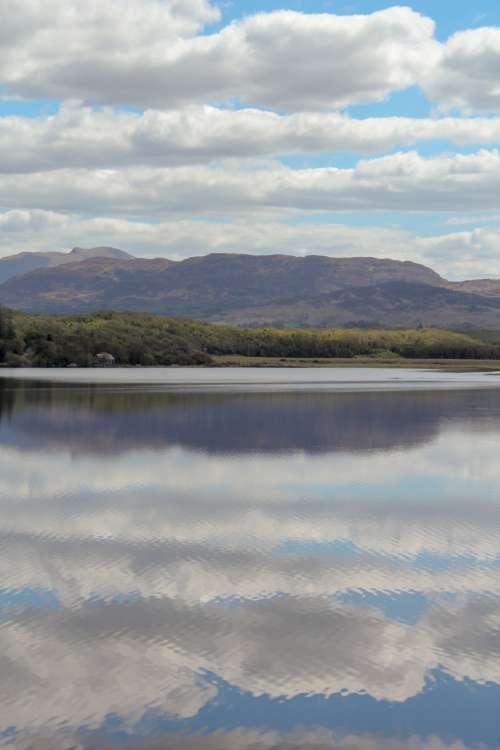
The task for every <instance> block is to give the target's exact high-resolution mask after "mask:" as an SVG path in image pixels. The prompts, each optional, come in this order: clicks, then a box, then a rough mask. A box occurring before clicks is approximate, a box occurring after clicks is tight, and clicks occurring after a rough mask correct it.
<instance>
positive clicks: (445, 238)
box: [0, 209, 500, 279]
mask: <svg viewBox="0 0 500 750" xmlns="http://www.w3.org/2000/svg"><path fill="white" fill-rule="evenodd" d="M499 224H500V222H499ZM83 240H85V243H86V244H87V245H88V246H96V247H99V246H105V245H112V246H114V247H121V248H123V249H124V250H128V251H130V252H131V253H135V254H137V255H139V256H162V257H165V256H166V257H170V258H173V259H177V260H181V259H182V258H186V257H191V256H195V255H205V254H206V253H207V252H235V251H237V252H245V253H255V254H269V253H289V254H291V255H310V254H320V255H331V256H335V257H352V256H370V257H378V258H387V257H392V258H398V259H399V260H412V261H417V262H421V263H424V264H427V265H430V266H432V267H433V268H434V269H435V270H437V271H438V272H439V273H441V274H442V275H443V276H445V277H447V278H450V279H451V278H453V279H465V278H477V277H489V276H492V275H493V276H494V275H496V276H499V275H500V228H499V227H495V226H493V227H488V228H487V227H484V228H480V229H473V230H470V231H461V232H447V233H444V234H441V235H435V236H430V237H418V236H416V235H415V234H414V233H412V232H410V231H405V230H402V229H397V228H389V227H381V226H376V225H373V226H370V225H368V226H366V227H355V226H349V225H347V224H338V223H314V222H308V223H302V222H298V223H293V222H286V221H278V220H277V219H276V218H273V217H269V216H268V215H266V214H265V213H264V214H261V213H258V214H257V215H254V218H253V219H251V218H250V217H249V218H244V217H239V216H236V217H235V218H234V219H233V220H231V221H223V222H222V221H220V222H214V221H210V220H195V219H192V218H188V219H173V220H170V221H158V222H151V223H148V222H146V221H142V222H141V221H129V220H127V219H125V218H108V217H102V218H84V217H82V216H79V215H75V214H62V213H59V212H56V211H45V210H41V209H13V210H11V211H6V212H4V213H3V214H1V213H0V257H2V256H7V255H11V254H12V253H13V252H16V251H20V250H27V251H35V252H36V251H46V250H64V251H66V250H68V249H69V248H70V247H72V246H74V245H75V243H77V244H78V243H79V244H82V243H83Z"/></svg>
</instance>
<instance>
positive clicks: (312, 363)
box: [212, 354, 500, 372]
mask: <svg viewBox="0 0 500 750" xmlns="http://www.w3.org/2000/svg"><path fill="white" fill-rule="evenodd" d="M212 359H213V361H214V364H213V365H212V367H367V368H368V367H394V368H402V367H405V368H418V369H423V370H429V369H432V370H446V371H448V372H498V371H500V360H499V359H403V358H402V357H384V358H379V357H350V358H340V357H335V358H334V357H331V358H327V357H325V358H321V359H320V358H314V359H308V358H306V357H244V356H240V355H239V354H231V355H224V356H213V357H212Z"/></svg>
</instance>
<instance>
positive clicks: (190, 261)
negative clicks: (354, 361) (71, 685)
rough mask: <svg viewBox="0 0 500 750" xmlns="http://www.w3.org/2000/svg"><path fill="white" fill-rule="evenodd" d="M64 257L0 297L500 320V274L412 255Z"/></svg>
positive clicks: (295, 317) (313, 318)
mask: <svg viewBox="0 0 500 750" xmlns="http://www.w3.org/2000/svg"><path fill="white" fill-rule="evenodd" d="M101 252H102V253H104V255H102V256H101V255H100V253H101ZM60 255H64V256H65V257H64V261H62V262H61V260H60V258H59V257H58V258H56V261H55V262H52V261H50V259H49V263H50V264H46V265H45V266H43V267H37V268H31V269H30V270H28V271H26V272H24V273H20V274H17V275H16V276H11V277H10V278H9V279H7V280H6V281H4V282H3V283H1V284H0V304H4V305H6V306H9V307H12V308H15V309H21V310H26V311H28V312H43V313H61V314H69V313H83V312H85V313H88V312H92V311H96V310H99V309H114V310H130V311H144V312H154V313H161V314H164V315H171V316H175V317H190V318H199V319H202V320H207V321H212V322H226V323H236V324H237V325H285V326H320V327H328V326H348V325H353V324H359V325H374V324H375V325H379V326H391V327H397V326H415V325H416V326H418V325H426V326H428V325H430V326H434V325H441V326H442V325H446V326H449V327H464V326H465V327H469V326H471V327H486V328H488V327H500V280H495V279H478V280H471V281H462V282H452V281H448V280H447V279H445V278H443V277H442V276H440V275H439V274H438V273H436V272H435V271H434V270H433V269H431V268H428V267H427V266H425V265H422V264H420V263H415V262H413V261H399V260H392V259H390V258H385V259H379V258H372V257H369V256H366V257H354V258H332V257H330V256H323V255H308V256H305V257H299V256H293V255H286V254H274V255H247V254H239V253H210V254H208V255H204V256H197V257H193V258H187V259H184V260H170V259H166V258H153V259H142V258H136V257H134V256H131V255H129V254H128V253H124V252H123V251H120V250H118V249H116V248H90V249H84V248H79V247H76V248H74V249H73V251H71V253H66V254H60ZM14 257H19V256H14ZM5 260H9V259H8V258H6V259H4V261H5ZM1 263H2V261H0V269H1ZM0 278H1V277H0Z"/></svg>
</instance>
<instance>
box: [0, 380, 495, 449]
mask: <svg viewBox="0 0 500 750" xmlns="http://www.w3.org/2000/svg"><path fill="white" fill-rule="evenodd" d="M471 416H472V417H473V418H474V420H475V421H476V424H477V425H478V426H479V425H480V427H481V429H488V430H493V431H498V432H500V392H499V391H497V390H483V391H481V390H476V391H474V390H471V391H448V392H447V391H435V392H425V391H423V392H422V391H421V392H418V391H417V392H393V393H387V392H379V393H366V392H362V391H360V392H357V393H329V394H328V393H327V394H325V393H302V394H300V396H297V394H294V393H286V392H284V393H279V392H278V393H267V394H262V393H260V394H258V393H252V394H224V393H208V394H206V393H205V394H203V393H198V394H197V393H190V394H189V393H168V392H154V391H148V390H144V389H143V390H141V389H139V388H136V389H135V390H130V389H128V390H127V389H125V388H123V387H121V388H120V387H119V386H116V387H115V388H109V387H108V388H107V389H103V388H98V387H93V386H86V387H83V386H81V387H78V386H74V385H73V386H69V387H64V386H62V385H61V384H58V385H51V384H50V383H49V384H47V383H45V384H38V385H36V384H32V383H23V381H21V382H14V381H8V380H7V381H5V380H4V381H2V380H1V379H0V443H4V444H10V445H18V446H19V447H30V448H31V449H43V450H45V449H47V448H48V447H52V448H53V449H56V450H57V449H59V448H60V447H61V446H64V447H72V448H73V449H74V450H78V451H79V452H86V453H99V454H100V453H102V452H105V453H107V454H116V453H120V452H121V451H127V450H131V449H133V448H141V449H143V448H161V447H164V446H167V445H179V446H184V447H189V448H194V449H196V450H203V451H206V452H209V453H227V452H228V451H231V452H247V451H266V452H270V451H271V452H279V451H293V450H305V451H308V452H322V451H331V450H345V451H354V452H360V451H373V450H379V451H383V450H391V449H394V448H397V447H412V446H416V445H419V444H422V443H425V442H429V441H431V440H432V439H433V438H434V437H435V436H436V435H437V434H439V432H440V430H441V429H443V428H444V427H446V426H447V425H449V424H450V423H455V424H457V423H460V421H461V420H463V419H469V420H470V418H471Z"/></svg>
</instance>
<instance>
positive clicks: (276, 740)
mask: <svg viewBox="0 0 500 750" xmlns="http://www.w3.org/2000/svg"><path fill="white" fill-rule="evenodd" d="M117 373H118V375H117ZM212 373H216V375H212ZM288 373H290V378H288ZM291 373H293V374H291ZM309 373H311V377H309ZM11 374H12V373H9V372H5V371H4V372H3V373H2V375H3V377H1V378H0V513H1V531H0V539H1V544H0V571H1V588H0V617H1V627H0V665H1V672H0V674H1V678H0V697H1V700H0V743H3V744H5V745H7V746H8V745H10V744H12V745H14V746H15V747H19V748H28V747H33V748H43V749H44V750H49V748H50V750H52V748H55V750H62V749H63V748H70V747H79V748H82V749H83V750H90V748H100V749H102V750H104V748H106V750H110V749H111V748H118V747H120V748H121V747H127V748H134V749H136V748H137V750H138V749H139V748H141V750H142V749H146V748H147V749H150V750H152V748H155V749H157V750H159V749H160V748H181V750H182V748H186V750H194V749H196V750H198V749H199V750H204V749H205V748H207V749H208V750H233V748H235V750H250V748H252V750H257V749H259V750H262V749H264V750H268V749H269V748H280V749H281V750H283V749H285V748H286V749H288V748H296V749H297V750H298V749H299V748H307V749H308V748H332V747H335V748H341V749H342V750H354V748H356V749H357V748H363V749H364V750H401V749H404V750H415V749H419V748H425V749H426V750H431V749H432V750H443V748H447V747H449V748H450V750H451V748H453V750H463V748H498V747H500V719H499V718H498V717H499V706H500V547H499V541H500V462H499V455H500V453H499V447H500V389H499V388H498V387H497V385H496V381H495V376H491V375H490V376H488V375H482V374H472V375H469V374H467V375H454V374H448V373H445V374H443V373H423V372H421V371H418V372H417V371H414V372H412V371H401V370H383V371H381V370H366V369H363V370H359V371H353V370H350V371H347V370H326V371H324V370H313V371H307V372H305V371H304V370H301V371H286V372H285V373H284V372H283V371H270V370H256V371H248V370H245V372H244V373H241V371H233V370H232V369H231V370H215V371H214V370H189V371H187V372H186V371H181V368H175V369H174V370H167V371H165V370H164V371H159V370H156V371H154V372H151V371H135V370H133V371H131V370H123V371H91V372H88V371H55V370H51V371H36V372H28V373H27V372H26V371H23V372H22V373H21V372H19V371H18V372H17V373H16V379H12V378H11V377H5V376H10V375H11ZM280 378H281V379H283V378H285V379H286V381H287V382H286V384H285V385H284V386H283V385H282V384H281V381H280V380H279V379H280ZM394 378H398V380H394ZM292 379H293V380H292ZM57 380H59V381H60V382H56V381H57ZM63 381H66V382H63ZM92 381H96V382H92ZM117 381H118V382H117ZM145 381H147V382H145ZM235 386H236V387H235Z"/></svg>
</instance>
